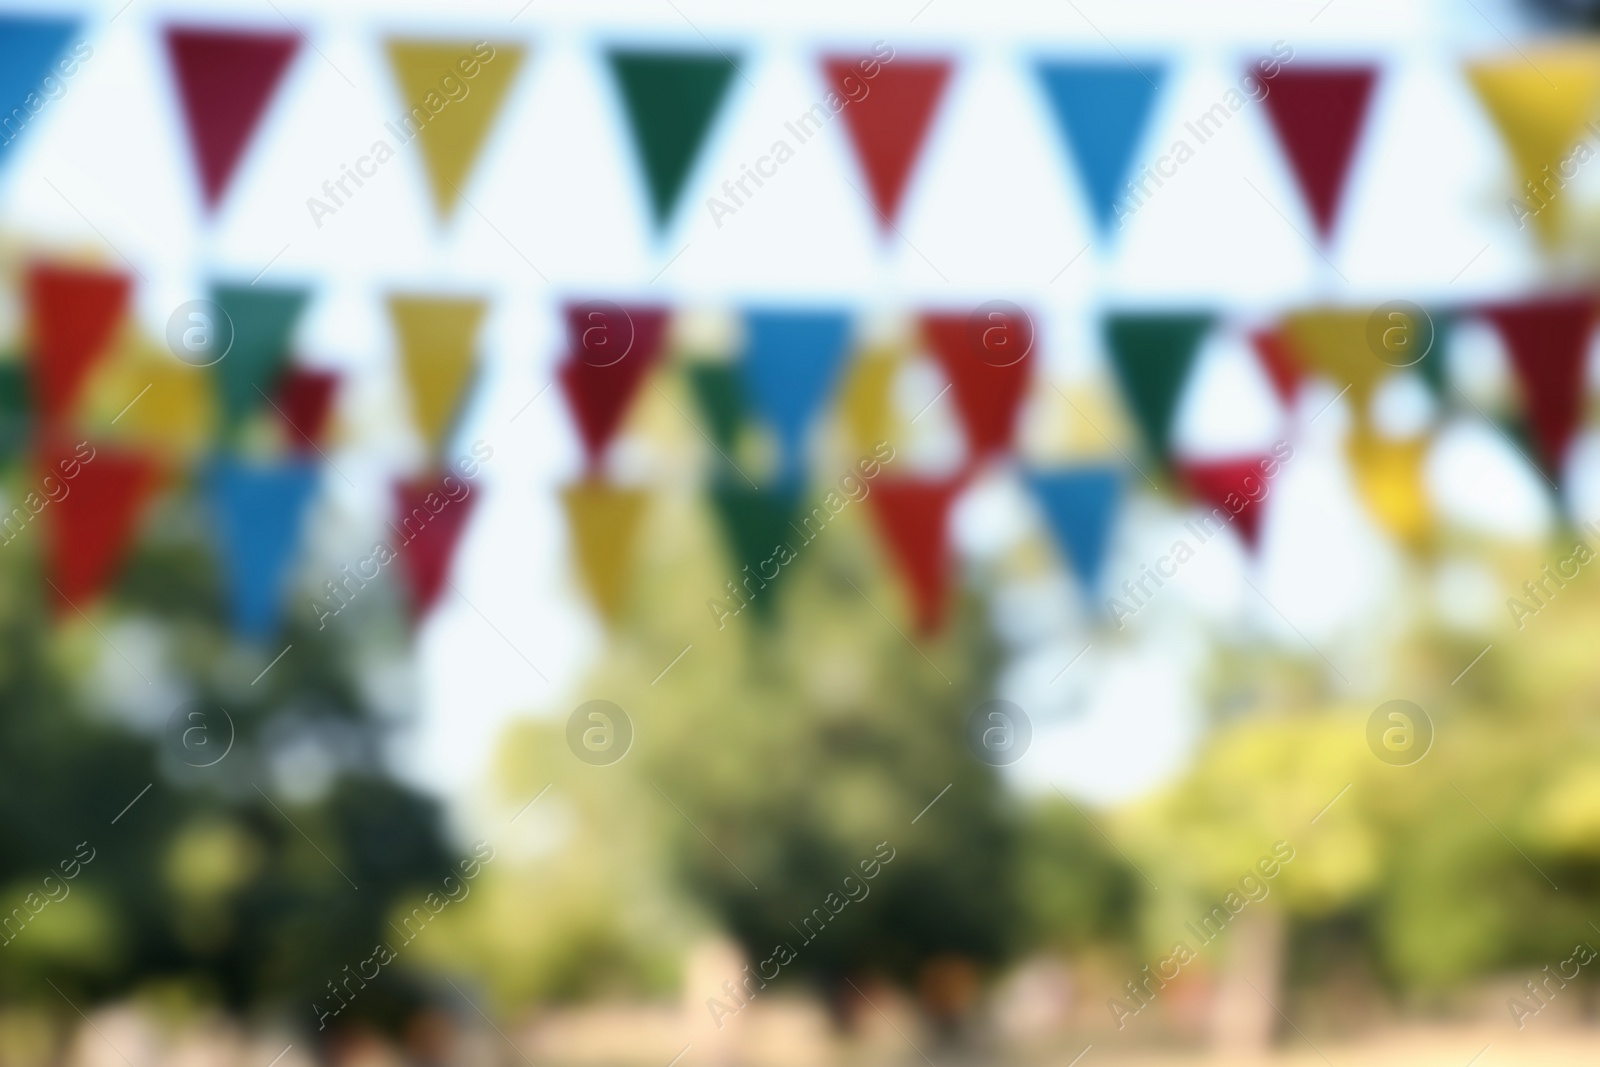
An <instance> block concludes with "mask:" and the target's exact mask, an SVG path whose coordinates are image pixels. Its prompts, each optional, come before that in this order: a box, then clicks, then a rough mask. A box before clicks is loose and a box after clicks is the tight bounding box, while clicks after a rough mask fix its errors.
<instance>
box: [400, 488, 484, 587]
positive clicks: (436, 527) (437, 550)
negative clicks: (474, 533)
mask: <svg viewBox="0 0 1600 1067" xmlns="http://www.w3.org/2000/svg"><path fill="white" fill-rule="evenodd" d="M446 479H448V480H449V481H453V482H455V483H457V486H458V487H459V488H455V489H454V493H453V495H452V493H451V492H450V491H448V490H450V489H451V488H452V487H450V486H449V485H447V484H446ZM462 489H466V492H465V493H463V492H462V491H461V490H462ZM430 497H431V498H432V499H431V500H430ZM476 500H477V497H476V496H474V495H473V494H472V490H471V488H470V487H468V486H467V483H466V482H464V481H462V480H461V479H460V478H457V477H456V476H455V475H453V474H452V475H445V474H437V473H435V474H428V475H424V476H422V477H420V478H413V479H410V480H409V481H403V482H398V483H396V485H395V487H394V501H395V509H396V510H397V511H398V512H399V514H398V515H397V516H396V518H395V521H394V523H393V526H392V528H393V529H394V530H395V531H396V533H397V535H398V537H399V541H398V542H397V543H396V544H395V546H394V547H395V548H396V549H397V550H398V551H399V555H400V572H401V573H402V574H404V575H405V579H406V581H405V584H406V592H408V593H409V594H411V613H412V618H416V619H420V618H422V617H423V616H424V615H426V614H427V613H428V609H429V608H431V607H433V604H434V601H436V600H438V599H439V592H440V590H442V589H443V588H444V581H445V577H446V576H447V575H448V574H449V573H450V561H451V560H452V559H454V558H455V554H456V544H457V542H459V541H460V540H461V532H462V531H463V530H465V529H466V527H467V519H468V518H469V517H470V516H471V514H472V505H473V503H474V502H475V501H476ZM430 504H431V505H432V506H431V507H430V506H429V505H430Z"/></svg>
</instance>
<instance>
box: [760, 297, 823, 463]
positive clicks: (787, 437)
mask: <svg viewBox="0 0 1600 1067" xmlns="http://www.w3.org/2000/svg"><path fill="white" fill-rule="evenodd" d="M745 330H746V337H745V356H744V361H743V363H742V364H741V368H742V370H743V372H744V386H745V388H744V392H745V396H746V397H747V398H748V399H749V402H750V407H751V408H752V409H753V410H754V411H755V412H756V413H757V414H759V415H760V416H761V418H762V419H763V420H764V421H765V422H766V423H767V424H768V425H769V426H770V427H771V428H772V430H773V431H774V433H776V435H777V438H778V446H779V450H780V451H779V467H780V469H781V470H783V471H785V472H793V471H794V470H795V469H796V466H797V464H798V463H799V461H800V456H801V451H802V446H803V445H804V444H805V433H806V428H807V427H808V426H809V425H810V423H811V417H812V416H813V415H814V414H815V413H816V411H817V409H818V408H819V407H820V406H821V405H822V401H823V399H824V398H825V397H826V396H827V395H828V392H829V390H830V389H831V388H832V387H833V381H834V378H835V377H836V376H837V374H838V371H839V364H840V363H841V361H842V360H843V359H844V355H845V352H846V350H847V347H848V345H849V341H850V319H849V316H848V315H846V314H845V313H844V312H842V311H752V312H750V313H749V314H748V315H747V316H746V317H745Z"/></svg>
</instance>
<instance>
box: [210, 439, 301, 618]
mask: <svg viewBox="0 0 1600 1067" xmlns="http://www.w3.org/2000/svg"><path fill="white" fill-rule="evenodd" d="M317 477H318V471H317V466H316V464H315V463H311V462H308V461H306V460H285V461H283V462H280V463H276V464H273V465H271V466H260V465H253V464H245V463H241V462H239V461H238V460H233V459H219V460H217V461H215V462H214V463H213V464H212V465H211V469H210V471H209V472H208V474H207V477H206V489H207V494H208V496H209V498H210V501H211V508H212V513H213V518H214V521H215V523H216V534H217V549H216V550H217V555H218V557H219V560H220V562H221V564H222V572H223V577H224V580H225V583H226V585H227V589H228V594H229V615H230V618H231V619H232V621H233V628H234V631H235V632H236V633H238V634H239V635H240V636H243V637H247V638H263V637H268V636H270V635H271V634H272V631H273V630H274V629H275V628H276V627H277V624H278V618H279V616H280V614H281V613H282V609H283V600H284V591H285V582H286V580H287V578H288V575H289V563H290V562H291V561H292V560H293V558H294V555H295V552H296V551H297V550H298V549H299V547H300V528H301V526H302V525H303V523H302V520H303V519H304V518H305V513H306V507H307V505H309V504H310V503H311V498H312V496H313V495H314V494H315V492H316V488H317Z"/></svg>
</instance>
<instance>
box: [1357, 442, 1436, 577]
mask: <svg viewBox="0 0 1600 1067" xmlns="http://www.w3.org/2000/svg"><path fill="white" fill-rule="evenodd" d="M1427 451H1428V440H1427V438H1425V437H1415V438H1408V439H1405V440H1398V441H1397V440H1390V439H1387V438H1380V437H1377V436H1375V435H1373V434H1370V433H1357V434H1352V435H1351V437H1350V442H1349V456H1350V466H1351V469H1352V471H1353V473H1354V475H1355V482H1356V488H1357V491H1358V492H1359V493H1360V494H1361V498H1362V500H1363V501H1365V503H1366V505H1367V509H1368V510H1369V511H1370V512H1371V513H1372V517H1373V518H1374V519H1375V520H1377V522H1378V524H1379V525H1380V526H1382V527H1383V528H1384V529H1385V530H1387V531H1388V532H1389V533H1390V534H1391V535H1392V536H1394V537H1395V538H1396V539H1397V540H1399V541H1401V542H1402V543H1404V544H1406V545H1408V546H1410V547H1412V548H1417V547H1419V546H1421V545H1422V544H1423V543H1424V542H1425V541H1426V540H1427V537H1428V534H1429V533H1430V532H1431V531H1432V529H1433V514H1432V512H1431V511H1430V509H1429V507H1428V494H1427V490H1426V487H1425V485H1424V482H1423V476H1422V464H1423V460H1424V459H1425V458H1426V457H1427Z"/></svg>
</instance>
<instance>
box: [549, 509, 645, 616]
mask: <svg viewBox="0 0 1600 1067" xmlns="http://www.w3.org/2000/svg"><path fill="white" fill-rule="evenodd" d="M649 501H650V498H649V496H648V494H646V492H645V491H644V490H643V489H623V488H619V487H617V486H614V485H607V484H606V483H604V482H600V481H582V482H578V483H576V484H574V485H569V486H565V487H564V488H563V489H562V490H561V506H562V507H563V509H565V511H566V513H567V530H568V532H569V533H570V535H571V537H572V551H573V554H574V555H575V556H577V558H578V573H579V574H580V575H581V577H582V578H583V585H584V588H585V589H586V590H587V591H588V593H589V596H590V597H591V598H592V599H593V600H594V606H595V608H596V610H598V611H599V613H600V617H601V618H603V619H605V620H606V621H607V622H609V623H613V624H614V623H616V621H617V620H618V619H620V618H621V617H622V609H623V607H624V606H625V605H626V603H627V596H628V588H629V585H630V581H631V578H632V575H633V556H634V552H635V549H636V547H637V543H638V534H639V522H640V520H641V518H643V516H644V511H645V506H646V505H647V504H648V503H649Z"/></svg>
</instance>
